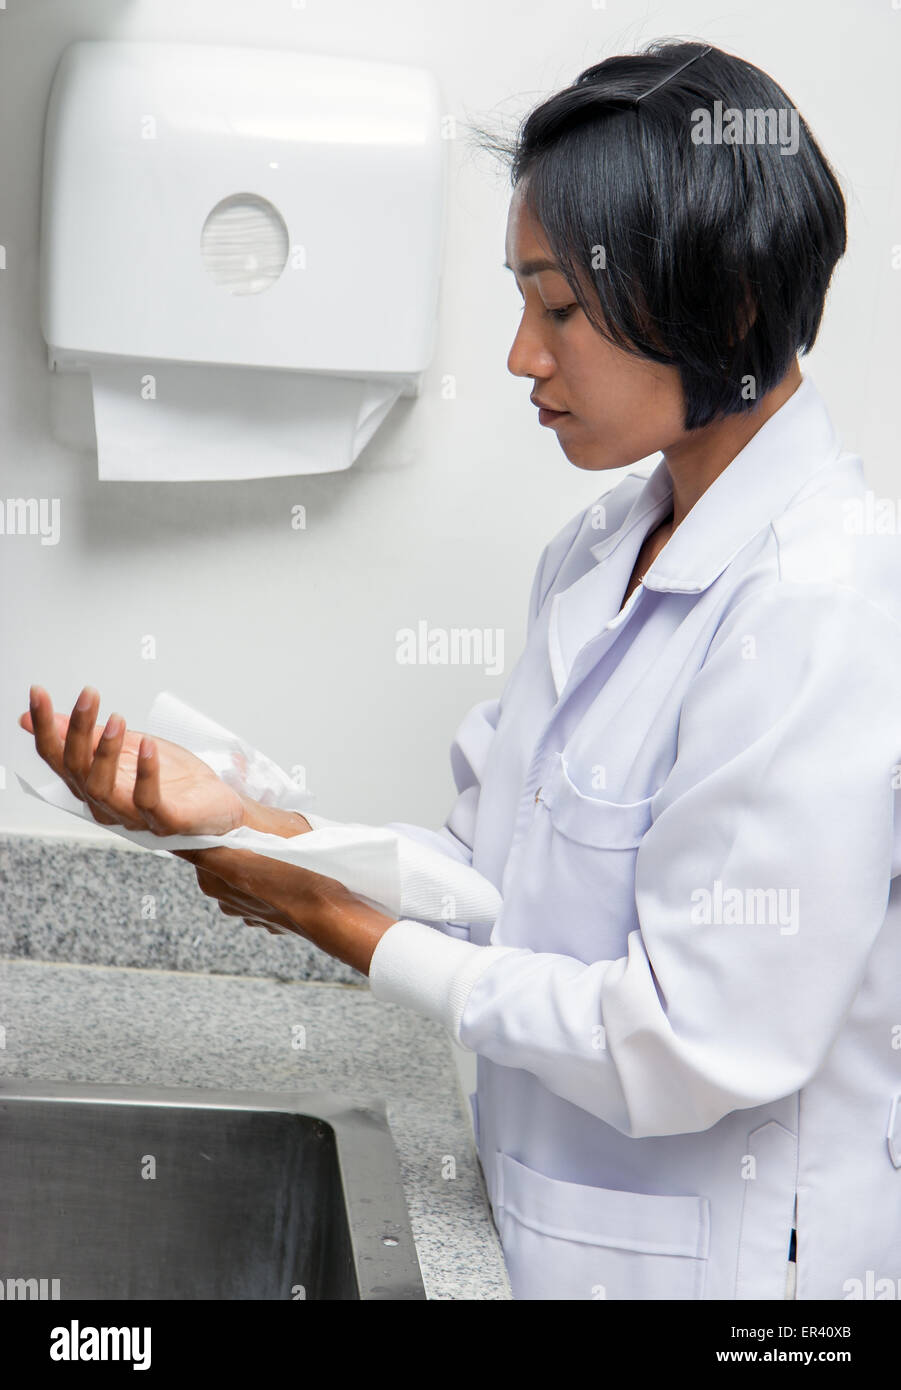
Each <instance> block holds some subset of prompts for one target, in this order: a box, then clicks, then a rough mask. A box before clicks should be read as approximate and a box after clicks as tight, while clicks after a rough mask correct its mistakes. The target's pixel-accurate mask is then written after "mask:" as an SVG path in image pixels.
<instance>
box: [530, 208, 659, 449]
mask: <svg viewBox="0 0 901 1390" xmlns="http://www.w3.org/2000/svg"><path fill="white" fill-rule="evenodd" d="M505 249H506V257H507V264H508V265H509V266H511V267H512V268H513V271H514V274H515V276H516V280H517V284H518V286H519V289H520V292H521V294H522V296H523V315H522V319H521V321H520V325H519V329H518V330H517V333H516V337H515V338H514V340H513V346H512V347H511V349H510V355H509V357H508V358H507V366H508V368H509V370H510V371H511V372H512V373H513V375H514V376H527V377H532V378H533V380H534V383H535V386H534V390H533V392H532V396H533V398H534V399H535V400H536V401H538V402H542V403H545V404H546V405H548V406H549V407H550V408H551V409H553V410H561V411H565V412H566V413H565V414H563V415H559V416H557V417H555V418H554V419H553V420H551V421H550V422H549V428H551V429H553V430H555V431H556V434H557V439H558V441H559V443H560V447H561V448H562V450H563V452H564V453H565V454H566V457H567V458H568V459H569V461H570V463H573V464H575V465H576V467H577V468H585V469H605V468H624V467H627V466H629V465H631V464H633V463H637V462H638V460H639V459H643V458H647V457H648V456H649V455H651V454H655V453H657V452H658V451H659V450H663V451H664V452H665V451H666V449H667V448H668V447H672V446H675V445H676V444H677V443H678V442H679V441H681V440H683V439H685V438H686V432H685V430H684V429H683V428H682V421H683V419H684V400H683V395H682V385H681V381H680V379H679V373H678V371H677V369H676V368H675V367H666V366H663V365H661V364H660V363H657V362H650V361H647V360H646V359H643V358H640V357H635V356H631V355H630V354H629V353H626V352H623V351H622V350H621V349H620V348H617V347H614V346H613V345H612V344H611V343H608V342H606V341H605V339H604V338H602V337H601V335H600V334H599V333H598V332H597V330H596V329H595V328H594V327H593V326H592V325H591V324H590V323H589V321H588V319H587V318H586V317H585V315H584V313H583V312H582V310H581V309H580V308H579V305H578V303H577V302H576V299H575V296H574V295H573V292H572V290H571V288H570V286H569V283H568V281H567V280H566V279H565V277H564V276H563V274H562V272H561V271H560V270H559V269H554V268H550V269H548V268H544V269H541V268H540V266H541V263H542V262H553V260H554V257H553V252H552V251H551V250H550V248H549V246H548V243H547V241H546V240H545V239H544V236H543V233H542V228H541V224H540V223H539V222H538V221H536V219H535V218H534V217H533V216H532V214H531V212H530V211H529V209H528V207H527V206H526V203H525V200H524V197H523V183H522V182H520V183H519V184H518V185H517V187H516V189H515V191H514V194H513V198H512V201H511V203H510V211H509V216H508V219H507V237H506V248H505ZM535 262H537V263H538V264H534V263H535ZM530 263H531V264H530Z"/></svg>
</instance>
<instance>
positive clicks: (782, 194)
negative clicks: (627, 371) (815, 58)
mask: <svg viewBox="0 0 901 1390" xmlns="http://www.w3.org/2000/svg"><path fill="white" fill-rule="evenodd" d="M705 49H707V50H708V51H706V52H705ZM690 59H693V60H694V61H691V62H689V60H690ZM680 68H681V71H679V69H680ZM654 88H656V90H652V89H654ZM717 102H720V103H722V106H721V108H720V109H719V110H720V117H721V124H720V134H721V136H722V135H723V127H722V113H723V112H725V113H726V117H727V118H729V111H730V110H737V111H738V112H739V113H740V114H741V115H744V113H747V119H748V121H751V120H752V117H756V118H757V119H758V120H760V119H762V118H763V117H764V114H765V113H767V112H770V113H772V112H779V111H782V112H783V113H785V114H784V125H783V127H782V128H783V129H784V130H788V129H789V128H791V129H793V130H794V132H795V140H796V141H797V144H796V149H795V150H794V151H792V152H785V153H784V152H783V150H785V149H786V144H785V142H777V141H776V140H774V139H773V138H770V137H772V136H773V134H774V131H775V125H774V124H772V123H769V118H768V124H767V125H766V126H765V127H763V126H761V125H759V124H758V126H757V127H756V133H757V134H758V135H759V134H760V132H761V130H763V129H765V130H766V131H767V138H764V139H758V138H754V139H753V140H747V139H746V138H745V139H741V140H736V139H735V138H734V137H735V134H736V131H738V133H739V135H742V129H741V126H737V127H736V126H735V125H734V124H733V125H732V126H731V127H730V130H731V135H732V137H733V138H732V139H731V141H730V140H727V139H723V140H722V142H720V143H715V142H714V141H715V140H716V135H715V133H714V134H713V136H712V139H711V142H710V143H703V127H702V124H701V121H702V117H701V116H700V115H699V113H700V112H704V111H706V112H708V113H710V117H711V118H712V117H714V116H716V114H717V108H716V107H715V105H714V103H717ZM792 113H794V114H792ZM746 128H747V127H746ZM472 129H474V130H475V132H476V136H477V141H478V143H479V144H480V145H481V146H482V147H483V148H487V149H490V150H492V151H493V152H494V153H495V154H498V155H500V156H501V157H502V158H504V159H505V160H506V161H507V162H508V163H509V165H510V177H511V183H512V184H513V186H514V187H516V185H518V184H519V182H520V180H522V179H525V184H524V186H523V194H524V197H525V200H526V203H527V206H528V207H529V210H530V212H531V213H532V215H533V216H535V217H537V219H538V221H539V222H540V223H541V226H542V228H543V231H544V233H545V236H546V238H547V240H548V243H549V245H550V247H551V248H552V250H553V252H554V255H555V257H556V259H557V262H558V264H559V265H560V267H561V270H562V271H563V273H564V274H565V276H566V278H567V280H568V281H569V283H570V286H571V288H572V290H573V293H574V295H575V297H576V299H577V300H578V302H579V304H580V305H581V307H582V309H583V310H584V311H585V313H586V315H587V316H588V318H589V320H590V321H591V322H592V323H593V324H594V326H595V327H596V328H597V329H598V331H599V332H600V333H602V334H603V336H604V337H606V338H607V339H608V341H611V342H613V343H615V344H616V345H617V346H618V347H621V348H623V349H625V350H626V351H631V352H636V353H637V354H638V355H640V356H643V357H648V358H651V359H653V360H654V361H657V362H663V363H666V364H667V365H669V366H674V367H677V368H678V370H679V373H680V376H681V381H682V386H683V391H684V395H685V405H686V409H685V428H686V429H689V430H690V429H697V428H699V427H700V426H702V425H706V424H708V423H709V422H710V421H711V420H713V419H715V418H718V417H721V416H724V415H731V414H738V413H740V412H741V411H743V410H751V409H753V407H754V405H755V403H756V401H757V400H759V399H760V397H762V396H763V395H765V394H766V392H767V391H770V390H771V389H772V388H773V387H774V386H775V385H776V384H777V383H778V382H779V381H780V380H781V379H782V377H783V376H784V375H785V373H786V372H787V371H788V369H789V367H790V366H791V362H792V359H793V357H794V356H795V355H796V354H797V353H798V352H799V351H801V352H809V351H810V349H811V348H812V347H813V344H814V341H815V339H816V336H817V332H818V330H819V326H820V320H821V318H822V314H823V306H824V302H825V298H826V291H827V289H828V287H829V282H830V279H831V277H832V272H833V269H834V268H835V264H836V262H837V261H838V259H839V257H840V256H841V255H842V254H843V253H844V250H845V246H846V228H845V203H844V199H843V197H842V193H841V190H840V188H839V185H838V181H837V179H836V176H835V174H834V173H833V171H832V169H831V168H830V167H829V164H828V163H827V161H826V159H825V158H824V156H823V154H822V153H821V151H820V149H819V147H818V146H817V144H816V141H815V140H814V138H813V136H812V135H811V133H810V131H809V129H808V127H807V125H806V124H805V122H804V121H803V120H802V119H801V117H800V114H799V113H798V112H797V111H796V108H795V107H794V106H793V103H792V102H791V101H790V99H789V98H788V96H787V95H786V94H785V92H784V91H783V89H782V88H781V87H780V86H779V85H778V84H777V83H776V82H774V81H773V79H772V78H771V77H769V76H768V75H767V74H766V73H765V72H762V71H761V70H760V68H757V67H754V65H753V64H752V63H748V62H745V61H744V60H743V59H741V58H737V57H734V56H733V55H732V54H729V53H724V52H723V51H722V50H721V49H718V48H713V47H710V46H708V45H706V44H703V43H700V42H691V43H683V42H674V41H671V40H654V41H653V42H652V43H650V44H648V45H647V46H646V47H645V48H643V49H642V50H641V51H640V52H638V53H634V54H624V55H619V56H615V57H610V58H606V59H605V60H604V61H603V62H601V63H597V64H595V65H594V66H593V67H590V68H586V69H585V71H584V72H582V73H580V74H579V76H578V77H577V78H576V80H575V81H574V82H573V83H572V84H571V86H569V87H567V88H565V89H564V90H563V91H561V92H558V93H556V95H554V96H552V97H549V98H548V99H547V100H546V101H543V102H542V103H541V104H540V105H539V106H537V107H535V108H534V109H533V110H532V111H531V112H530V114H529V115H528V116H527V117H526V118H525V119H524V120H523V121H522V123H521V125H520V127H519V132H518V135H517V137H516V138H515V139H513V140H509V139H505V138H503V137H502V136H498V135H495V134H493V133H492V132H490V131H487V130H485V129H484V128H482V127H472ZM710 129H711V127H708V138H709V131H710ZM698 132H701V139H698V138H697V135H698ZM793 143H794V141H793ZM599 247H602V248H603V254H604V257H606V266H605V267H602V266H598V265H597V262H598V259H599V257H598V248H599ZM593 259H594V262H595V264H593V263H592V262H593ZM592 286H593V289H594V292H595V293H594V294H592V293H591V287H592ZM598 300H599V301H600V314H599V312H598V307H597V301H598ZM752 313H753V320H752V321H751V322H750V324H749V319H750V318H751V317H752ZM748 378H750V379H751V380H752V382H753V387H752V389H753V391H754V393H755V394H754V395H753V396H752V395H750V394H749V392H748V390H747V389H744V390H743V384H744V383H745V382H746V381H747V379H748Z"/></svg>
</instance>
